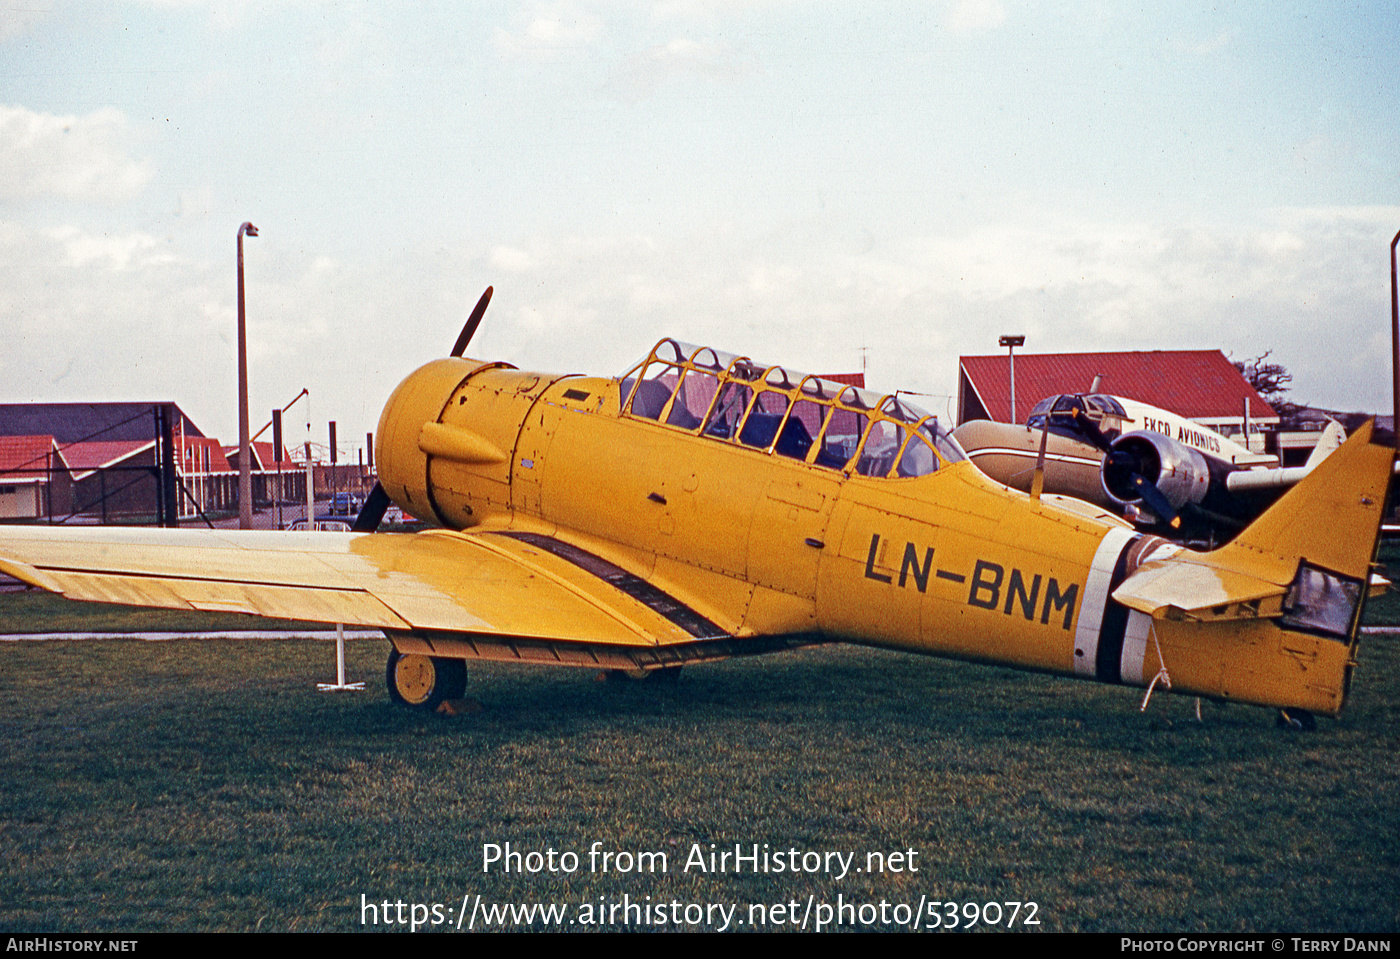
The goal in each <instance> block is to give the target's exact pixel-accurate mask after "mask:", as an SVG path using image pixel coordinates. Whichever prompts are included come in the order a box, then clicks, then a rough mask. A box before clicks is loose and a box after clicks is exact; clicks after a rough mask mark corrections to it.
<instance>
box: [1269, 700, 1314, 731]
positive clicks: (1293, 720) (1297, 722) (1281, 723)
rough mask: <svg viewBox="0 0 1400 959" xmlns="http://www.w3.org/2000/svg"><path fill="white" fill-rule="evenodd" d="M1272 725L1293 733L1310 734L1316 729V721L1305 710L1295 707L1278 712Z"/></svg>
mask: <svg viewBox="0 0 1400 959" xmlns="http://www.w3.org/2000/svg"><path fill="white" fill-rule="evenodd" d="M1274 725H1275V726H1277V727H1278V728H1279V729H1291V730H1292V731H1293V732H1298V733H1310V732H1314V731H1316V729H1317V719H1316V718H1314V716H1313V714H1312V713H1310V712H1308V711H1307V710H1306V709H1299V708H1298V707H1297V706H1289V707H1288V708H1286V709H1280V710H1279V711H1278V718H1277V719H1276V720H1274Z"/></svg>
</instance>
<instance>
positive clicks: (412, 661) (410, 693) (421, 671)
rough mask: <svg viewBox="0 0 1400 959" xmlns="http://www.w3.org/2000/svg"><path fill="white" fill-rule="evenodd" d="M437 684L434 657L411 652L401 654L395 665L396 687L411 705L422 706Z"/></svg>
mask: <svg viewBox="0 0 1400 959" xmlns="http://www.w3.org/2000/svg"><path fill="white" fill-rule="evenodd" d="M436 685H437V667H436V665H434V663H433V661H432V659H431V658H430V657H427V656H420V655H417V654H414V653H410V654H408V655H406V656H400V657H399V661H398V663H397V664H395V666H394V688H395V689H397V690H398V693H399V695H400V696H402V697H403V700H404V702H406V703H408V704H409V705H410V706H421V705H422V704H423V703H426V702H427V701H428V697H429V696H431V695H432V694H433V688H434V687H435V686H436Z"/></svg>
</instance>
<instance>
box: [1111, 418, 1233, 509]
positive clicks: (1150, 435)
mask: <svg viewBox="0 0 1400 959" xmlns="http://www.w3.org/2000/svg"><path fill="white" fill-rule="evenodd" d="M1215 472H1217V470H1213V469H1212V468H1211V461H1210V460H1208V459H1207V458H1206V456H1205V455H1204V454H1202V453H1201V452H1200V451H1199V450H1196V449H1193V448H1192V447H1190V446H1185V445H1183V444H1181V443H1178V442H1176V441H1175V440H1173V439H1171V438H1170V437H1167V436H1163V435H1162V434H1161V433H1154V432H1151V431H1150V430H1137V431H1135V432H1132V433H1125V434H1123V435H1122V436H1120V437H1118V438H1117V439H1116V440H1114V441H1113V443H1112V444H1111V445H1110V446H1109V451H1108V454H1107V455H1105V456H1104V458H1103V466H1102V467H1101V468H1100V473H1099V478H1100V480H1101V481H1102V483H1103V489H1104V492H1105V493H1107V494H1108V496H1109V498H1111V499H1112V500H1113V501H1114V502H1115V503H1117V504H1118V505H1120V506H1129V505H1132V506H1139V507H1141V506H1142V505H1143V502H1142V496H1141V494H1140V493H1139V492H1138V489H1137V486H1136V484H1135V483H1134V482H1133V477H1134V476H1135V475H1137V476H1141V477H1142V478H1143V479H1145V480H1147V482H1149V483H1151V484H1152V485H1153V486H1155V487H1157V489H1158V490H1159V491H1160V492H1161V493H1162V495H1163V496H1165V497H1166V499H1167V502H1169V503H1171V505H1172V508H1173V509H1181V508H1182V507H1183V506H1186V505H1188V504H1190V505H1200V504H1201V503H1203V502H1204V501H1205V499H1206V497H1207V496H1208V495H1209V494H1210V491H1211V481H1212V476H1213V474H1214V473H1215Z"/></svg>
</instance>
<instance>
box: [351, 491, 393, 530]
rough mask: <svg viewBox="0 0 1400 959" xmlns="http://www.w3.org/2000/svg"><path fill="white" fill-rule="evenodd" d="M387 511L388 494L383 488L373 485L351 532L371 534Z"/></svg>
mask: <svg viewBox="0 0 1400 959" xmlns="http://www.w3.org/2000/svg"><path fill="white" fill-rule="evenodd" d="M388 510H389V494H388V493H386V492H384V487H382V486H380V485H379V484H378V483H375V484H374V489H372V490H370V491H369V496H367V497H365V505H364V506H362V507H360V515H359V516H357V517H355V525H354V526H351V527H350V530H351V532H354V533H373V532H374V531H375V530H377V529H378V528H379V522H380V520H382V519H384V514H385V513H386V512H388Z"/></svg>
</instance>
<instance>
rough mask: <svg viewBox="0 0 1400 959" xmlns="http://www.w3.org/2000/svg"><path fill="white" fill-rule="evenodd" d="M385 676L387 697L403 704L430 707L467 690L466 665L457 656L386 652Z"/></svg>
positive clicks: (460, 695)
mask: <svg viewBox="0 0 1400 959" xmlns="http://www.w3.org/2000/svg"><path fill="white" fill-rule="evenodd" d="M384 678H385V681H386V682H387V684H388V686H389V698H390V699H392V700H393V701H394V702H396V703H399V704H400V705H404V706H413V707H416V708H418V709H427V710H433V709H436V708H437V707H438V705H439V704H441V703H442V701H443V700H445V699H461V698H462V696H463V695H464V694H465V693H466V691H467V664H466V663H465V662H463V661H462V660H460V659H444V658H443V657H441V656H424V655H421V654H419V653H401V652H399V651H398V650H397V649H392V650H390V651H389V665H388V666H387V667H386V668H385V671H384Z"/></svg>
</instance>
